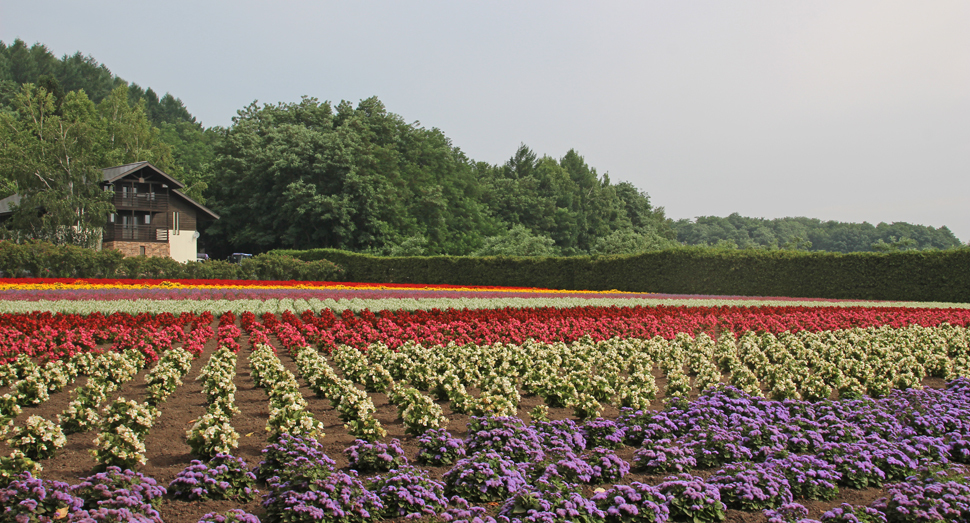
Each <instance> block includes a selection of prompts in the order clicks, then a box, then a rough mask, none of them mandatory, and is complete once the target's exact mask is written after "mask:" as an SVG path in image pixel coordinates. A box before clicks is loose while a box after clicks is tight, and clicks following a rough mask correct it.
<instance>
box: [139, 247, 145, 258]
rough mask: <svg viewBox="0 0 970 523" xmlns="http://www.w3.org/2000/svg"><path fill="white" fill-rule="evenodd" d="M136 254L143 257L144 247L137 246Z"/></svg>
mask: <svg viewBox="0 0 970 523" xmlns="http://www.w3.org/2000/svg"><path fill="white" fill-rule="evenodd" d="M138 254H139V255H140V256H144V255H145V246H144V245H139V246H138Z"/></svg>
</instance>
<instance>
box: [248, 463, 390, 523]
mask: <svg viewBox="0 0 970 523" xmlns="http://www.w3.org/2000/svg"><path fill="white" fill-rule="evenodd" d="M263 506H265V507H266V517H265V518H264V522H265V523H278V522H286V523H304V522H306V523H311V522H317V521H331V522H336V521H340V522H347V523H359V522H363V521H367V520H370V519H372V518H375V517H377V516H378V515H379V514H380V513H381V512H382V511H383V509H384V505H383V503H381V500H380V498H378V497H377V495H376V494H374V493H373V492H371V491H369V490H367V489H366V488H365V487H364V484H363V483H361V481H360V480H359V479H357V473H356V472H355V471H353V470H352V471H350V473H349V474H347V473H344V472H334V473H333V474H330V475H329V476H327V477H326V478H322V479H315V480H313V481H312V482H310V483H309V485H308V488H306V489H301V490H287V491H285V492H279V493H277V492H274V493H273V494H271V495H270V496H269V497H267V498H266V500H265V501H264V502H263Z"/></svg>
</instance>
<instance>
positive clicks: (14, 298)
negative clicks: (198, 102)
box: [0, 279, 970, 523]
mask: <svg viewBox="0 0 970 523" xmlns="http://www.w3.org/2000/svg"><path fill="white" fill-rule="evenodd" d="M0 297H2V301H0V423H2V425H3V427H4V429H3V431H4V437H3V438H2V441H0V456H2V457H0V523H4V522H7V521H11V522H13V521H58V520H63V521H155V522H157V521H166V522H177V523H182V522H188V523H195V522H198V521H213V522H215V521H264V522H267V521H268V522H287V523H290V522H303V521H307V522H309V521H320V520H323V521H353V522H362V521H386V520H403V519H414V518H426V519H427V520H428V521H445V522H452V521H466V520H467V521H474V520H476V519H477V520H480V521H483V522H484V521H491V520H492V519H495V520H498V521H528V522H532V521H581V522H584V523H591V522H604V523H607V522H608V523H614V522H615V523H621V522H622V523H629V522H634V521H645V522H647V521H656V522H663V521H672V522H675V521H690V522H694V523H705V522H716V521H725V520H729V521H750V522H756V521H757V522H761V521H771V522H783V521H786V522H796V521H802V520H806V519H809V520H815V521H831V522H842V521H846V522H848V521H887V522H910V521H911V522H918V521H934V520H938V521H970V485H968V484H967V479H966V478H967V476H968V473H967V472H968V471H967V469H966V468H965V467H966V466H967V465H970V380H968V379H967V378H968V377H970V340H968V333H967V328H968V326H970V309H968V308H967V307H965V306H964V305H961V304H916V303H878V302H876V303H867V302H839V301H827V300H797V299H771V298H761V299H732V298H723V297H685V296H664V295H654V294H629V293H620V292H595V293H594V292H573V291H555V290H549V289H523V288H514V289H506V288H487V287H485V288H481V287H478V288H470V287H449V286H427V285H380V286H376V285H370V284H346V283H343V284H327V283H313V282H248V281H213V280H200V281H191V280H183V281H160V280H38V279H30V280H0ZM257 518H258V519H257Z"/></svg>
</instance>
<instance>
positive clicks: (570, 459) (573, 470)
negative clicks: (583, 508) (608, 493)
mask: <svg viewBox="0 0 970 523" xmlns="http://www.w3.org/2000/svg"><path fill="white" fill-rule="evenodd" d="M595 475H596V471H594V470H593V467H591V466H590V464H589V463H587V462H586V461H585V460H583V459H582V458H580V457H579V456H577V455H576V454H574V453H572V452H568V453H566V454H564V455H562V456H560V457H559V459H558V460H557V461H555V462H551V460H547V461H540V462H536V463H530V464H529V466H528V475H527V477H528V478H533V479H535V481H534V482H532V483H534V484H538V483H543V484H546V485H547V486H548V487H550V488H552V486H553V485H555V486H556V487H555V488H556V489H559V490H562V489H564V488H572V487H573V486H574V484H577V483H585V484H589V483H593V482H594V478H595Z"/></svg>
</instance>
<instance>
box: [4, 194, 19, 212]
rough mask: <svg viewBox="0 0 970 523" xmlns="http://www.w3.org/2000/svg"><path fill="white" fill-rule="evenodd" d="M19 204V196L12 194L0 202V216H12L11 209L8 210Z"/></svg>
mask: <svg viewBox="0 0 970 523" xmlns="http://www.w3.org/2000/svg"><path fill="white" fill-rule="evenodd" d="M19 203H20V195H19V194H12V195H10V196H7V197H6V198H4V199H2V200H0V215H4V214H12V213H13V209H11V208H10V206H11V205H17V204H19Z"/></svg>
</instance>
